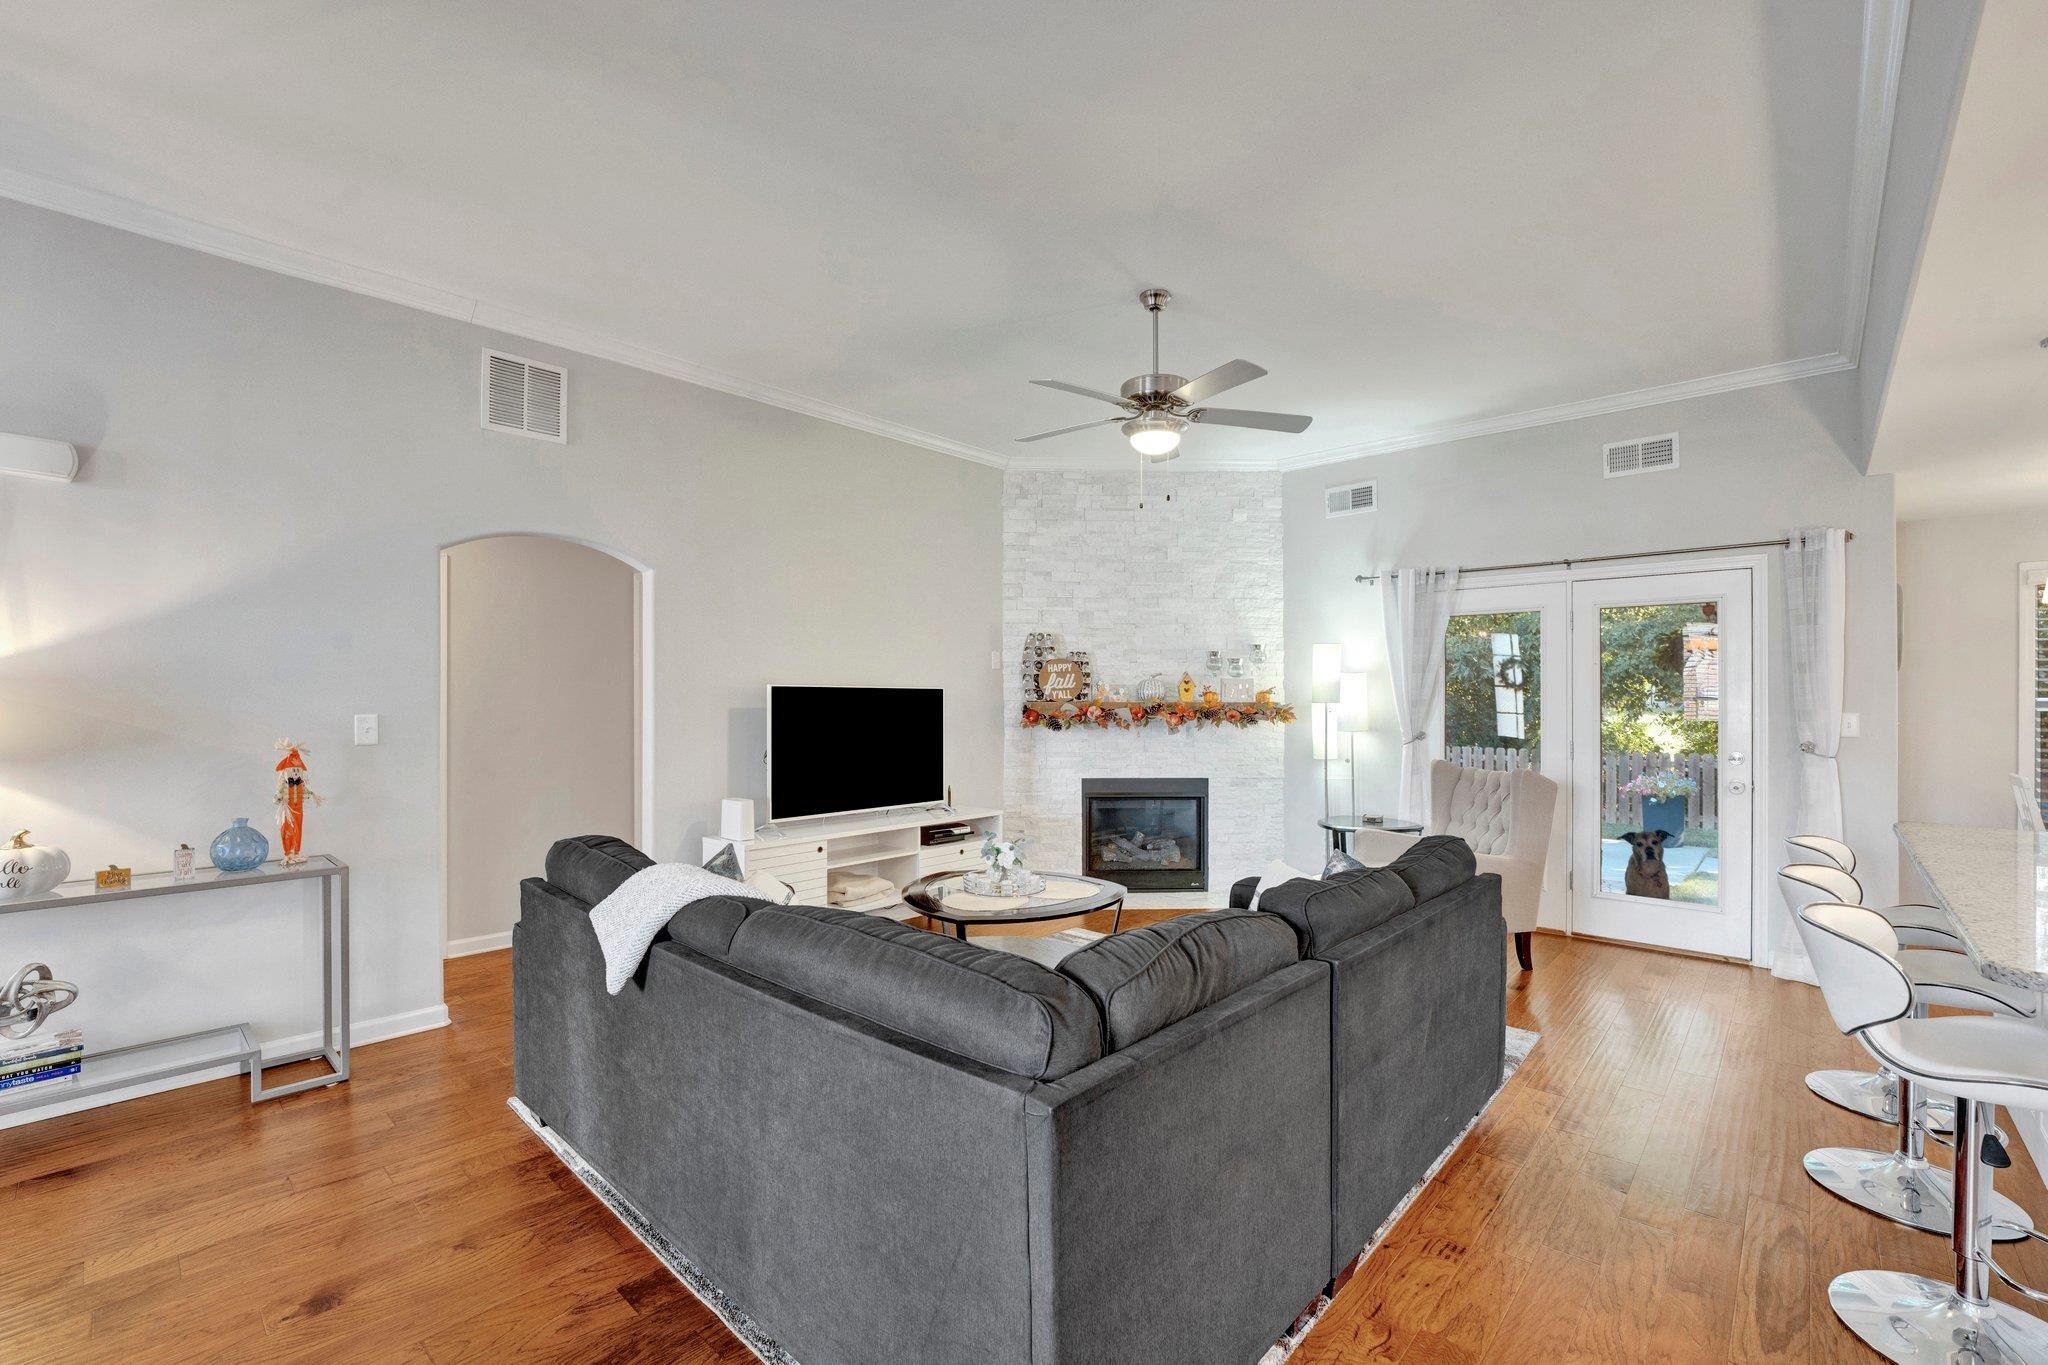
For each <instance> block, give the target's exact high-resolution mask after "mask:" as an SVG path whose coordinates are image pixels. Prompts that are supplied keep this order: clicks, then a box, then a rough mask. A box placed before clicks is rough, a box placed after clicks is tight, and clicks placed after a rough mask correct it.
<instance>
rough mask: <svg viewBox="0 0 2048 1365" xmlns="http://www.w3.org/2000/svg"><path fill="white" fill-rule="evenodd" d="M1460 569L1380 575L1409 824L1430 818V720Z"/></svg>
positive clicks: (1440, 682)
mask: <svg viewBox="0 0 2048 1365" xmlns="http://www.w3.org/2000/svg"><path fill="white" fill-rule="evenodd" d="M1457 590H1458V571H1457V570H1456V569H1455V568H1449V569H1429V568H1420V569H1417V568H1410V569H1396V570H1394V571H1393V572H1391V573H1382V574H1381V575H1380V620H1381V622H1382V624H1383V626H1384V628H1385V630H1386V633H1387V666H1388V669H1389V671H1391V672H1392V673H1393V675H1394V714H1395V716H1396V717H1397V718H1398V719H1399V720H1400V722H1401V799H1400V803H1399V814H1400V816H1401V818H1402V819H1404V820H1414V821H1417V822H1418V823H1427V822H1428V819H1429V761H1430V752H1429V720H1430V717H1431V716H1432V715H1434V714H1435V713H1436V699H1437V694H1438V692H1440V691H1441V690H1442V689H1443V684H1444V629H1445V627H1447V626H1448V625H1449V624H1450V622H1451V596H1452V594H1454V593H1455V592H1457Z"/></svg>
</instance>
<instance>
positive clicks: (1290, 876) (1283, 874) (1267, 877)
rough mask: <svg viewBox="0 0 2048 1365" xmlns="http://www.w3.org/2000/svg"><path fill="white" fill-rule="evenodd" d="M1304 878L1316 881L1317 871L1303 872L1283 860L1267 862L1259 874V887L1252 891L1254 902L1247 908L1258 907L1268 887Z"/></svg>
mask: <svg viewBox="0 0 2048 1365" xmlns="http://www.w3.org/2000/svg"><path fill="white" fill-rule="evenodd" d="M1303 879H1307V880H1309V881H1314V880H1315V873H1313V872H1302V871H1300V870H1298V869H1296V868H1292V867H1289V866H1288V865H1287V864H1286V863H1283V862H1277V861H1276V862H1270V863H1267V864H1266V870H1265V871H1264V872H1261V873H1260V874H1259V885H1258V888H1257V889H1256V890H1254V891H1253V892H1252V903H1251V904H1250V905H1249V906H1247V907H1246V909H1249V910H1256V909H1258V908H1259V897H1261V896H1263V895H1265V894H1266V891H1267V889H1268V888H1270V887H1275V886H1278V885H1280V883H1282V882H1296V881H1301V880H1303Z"/></svg>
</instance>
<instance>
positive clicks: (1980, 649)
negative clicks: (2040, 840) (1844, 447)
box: [1899, 512, 2048, 825]
mask: <svg viewBox="0 0 2048 1365" xmlns="http://www.w3.org/2000/svg"><path fill="white" fill-rule="evenodd" d="M2044 562H2048V514H2043V513H2041V512H2006V513H1998V514H1994V515H1990V516H1979V517H1942V518H1939V519H1937V520H1932V521H1904V522H1900V523H1899V584H1900V587H1901V589H1902V590H1903V599H1904V600H1903V602H1902V604H1901V612H1902V629H1903V631H1904V641H1905V648H1904V650H1903V651H1902V654H1903V656H1904V657H1903V659H1902V660H1901V663H1900V668H1899V816H1900V818H1902V819H1906V820H1934V821H1939V822H1942V823H1946V824H1956V825H2008V824H2011V823H2012V820H2013V805H2012V788H2011V786H2010V784H2009V783H2008V781H2007V775H2008V774H2010V773H2013V772H2022V773H2023V772H2025V771H2026V770H2025V769H2024V768H2020V767H2017V766H2016V765H2017V764H2018V763H2019V756H2020V734H2021V727H2022V726H2023V725H2024V724H2025V723H2026V708H2025V707H2023V705H2022V703H2021V699H2020V698H2021V692H2020V623H2021V618H2022V613H2023V612H2025V611H2026V610H2027V607H2026V604H2025V603H2024V602H2023V601H2022V599H2021V595H2020V565H2022V564H2029V563H2033V564H2039V563H2044Z"/></svg>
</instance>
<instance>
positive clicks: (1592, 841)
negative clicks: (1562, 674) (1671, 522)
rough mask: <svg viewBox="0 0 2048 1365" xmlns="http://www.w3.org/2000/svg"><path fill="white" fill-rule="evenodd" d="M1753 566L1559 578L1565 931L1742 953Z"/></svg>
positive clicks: (1746, 904)
mask: <svg viewBox="0 0 2048 1365" xmlns="http://www.w3.org/2000/svg"><path fill="white" fill-rule="evenodd" d="M1753 578H1754V574H1753V573H1752V572H1751V571H1750V570H1748V569H1712V570H1700V571H1691V572H1687V571H1676V572H1672V573H1660V574H1646V575H1641V576H1632V577H1626V578H1601V579H1590V580H1581V581H1579V582H1576V583H1574V584H1573V585H1572V646H1571V651H1572V667H1571V674H1572V689H1571V690H1572V719H1573V730H1574V735H1573V745H1572V748H1573V754H1572V761H1571V768H1572V782H1571V785H1570V791H1571V799H1572V811H1573V818H1572V836H1571V837H1572V845H1573V847H1572V851H1571V864H1570V866H1571V883H1572V928H1573V931H1574V932H1577V933H1585V934H1597V935H1599V936H1600V937H1602V938H1614V939H1624V940H1627V941H1629V942H1634V943H1644V944H1651V945H1654V946H1657V947H1664V948H1676V949H1681V950H1683V951H1686V952H1694V953H1713V954H1717V955H1719V956H1723V957H1733V958H1743V959H1747V958H1748V957H1749V956H1750V954H1751V947H1752V945H1751V942H1750V939H1751V929H1750V924H1751V908H1752V907H1751V896H1752V888H1751V881H1750V866H1749V862H1750V847H1751V842H1750V822H1751V805H1752V792H1751V787H1752V785H1753V780H1754V778H1753V775H1754V772H1755V770H1756V766H1757V765H1756V762H1755V754H1754V750H1753V743H1752V739H1753V727H1752V713H1751V705H1750V690H1751V672H1752V668H1753V663H1754V657H1755V650H1754V638H1753V635H1752V629H1753V615H1754V601H1753V599H1754V586H1755V585H1754V583H1753V581H1752V580H1753ZM1660 836H1661V837H1660Z"/></svg>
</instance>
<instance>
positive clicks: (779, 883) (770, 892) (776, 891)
mask: <svg viewBox="0 0 2048 1365" xmlns="http://www.w3.org/2000/svg"><path fill="white" fill-rule="evenodd" d="M726 851H727V852H728V853H729V852H731V851H732V850H730V849H727V850H726ZM704 866H705V867H707V868H708V867H710V866H711V864H710V863H706V864H704ZM747 885H748V886H751V887H753V888H754V889H755V890H756V891H759V892H760V893H761V899H762V900H765V901H769V902H771V903H773V904H775V905H789V904H791V903H792V902H794V901H795V900H796V888H795V887H793V886H791V885H790V884H789V883H788V882H786V881H783V880H782V879H781V878H780V877H771V876H769V875H768V874H767V873H766V872H749V873H748V874H747Z"/></svg>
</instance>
